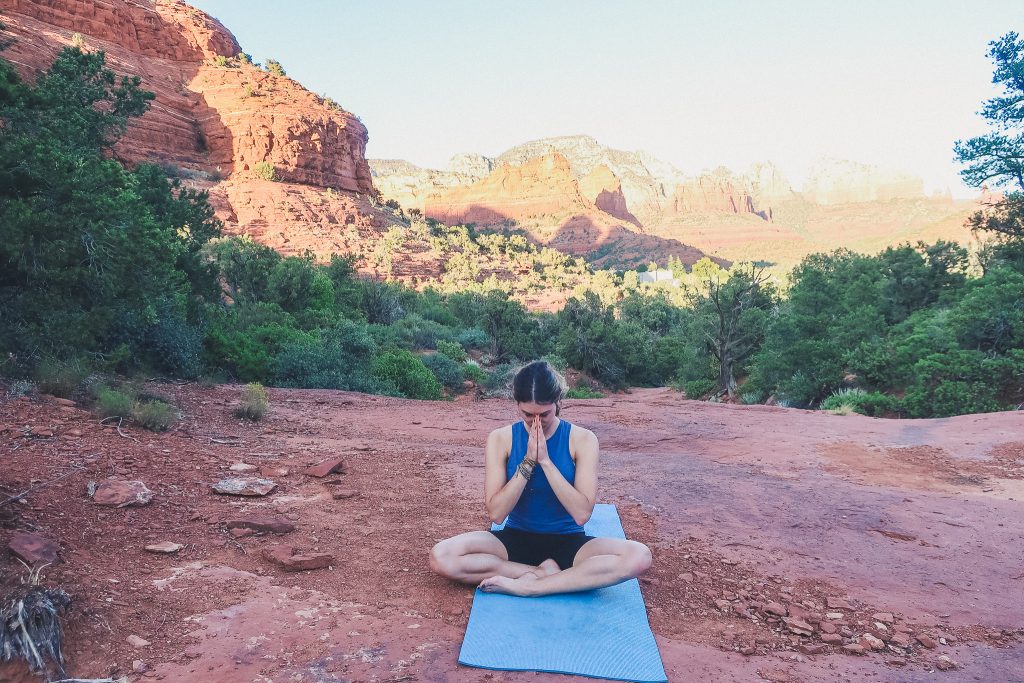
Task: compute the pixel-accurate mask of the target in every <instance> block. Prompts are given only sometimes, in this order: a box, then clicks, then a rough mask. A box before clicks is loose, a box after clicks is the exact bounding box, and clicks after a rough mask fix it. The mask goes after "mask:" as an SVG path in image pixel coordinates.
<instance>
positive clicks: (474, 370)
mask: <svg viewBox="0 0 1024 683" xmlns="http://www.w3.org/2000/svg"><path fill="white" fill-rule="evenodd" d="M462 373H463V374H464V375H465V377H466V379H468V380H471V381H473V382H476V383H477V384H482V383H483V382H484V381H486V380H487V373H486V372H484V370H483V368H481V367H480V366H479V365H477V364H476V363H474V362H472V361H468V362H466V363H463V364H462Z"/></svg>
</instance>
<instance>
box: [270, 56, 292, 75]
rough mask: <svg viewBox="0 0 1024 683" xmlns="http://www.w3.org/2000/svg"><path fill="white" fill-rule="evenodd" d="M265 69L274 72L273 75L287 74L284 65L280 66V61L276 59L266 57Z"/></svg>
mask: <svg viewBox="0 0 1024 683" xmlns="http://www.w3.org/2000/svg"><path fill="white" fill-rule="evenodd" d="M267 71H269V72H270V73H272V74H274V75H275V76H287V75H288V74H287V73H286V72H285V70H284V67H283V66H281V62H279V61H277V60H276V59H269V58H268V59H267Z"/></svg>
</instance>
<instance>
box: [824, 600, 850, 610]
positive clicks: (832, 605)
mask: <svg viewBox="0 0 1024 683" xmlns="http://www.w3.org/2000/svg"><path fill="white" fill-rule="evenodd" d="M825 604H827V605H828V608H829V609H852V608H851V607H850V603H848V602H847V601H846V600H845V599H843V598H836V597H827V598H825Z"/></svg>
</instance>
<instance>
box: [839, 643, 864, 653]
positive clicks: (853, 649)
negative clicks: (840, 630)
mask: <svg viewBox="0 0 1024 683" xmlns="http://www.w3.org/2000/svg"><path fill="white" fill-rule="evenodd" d="M843 652H845V653H846V654H848V655H862V654H864V647H863V646H862V645H857V644H853V645H843Z"/></svg>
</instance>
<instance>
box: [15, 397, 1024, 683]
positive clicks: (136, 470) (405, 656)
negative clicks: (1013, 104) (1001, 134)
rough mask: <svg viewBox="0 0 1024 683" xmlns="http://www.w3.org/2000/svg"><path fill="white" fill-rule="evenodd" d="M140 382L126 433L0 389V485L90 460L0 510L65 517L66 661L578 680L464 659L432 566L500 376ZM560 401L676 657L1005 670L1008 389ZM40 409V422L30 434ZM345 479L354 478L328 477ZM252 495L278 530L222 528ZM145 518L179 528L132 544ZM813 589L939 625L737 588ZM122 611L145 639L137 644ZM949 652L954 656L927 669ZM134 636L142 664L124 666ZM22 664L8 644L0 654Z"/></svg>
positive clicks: (741, 677) (759, 667)
mask: <svg viewBox="0 0 1024 683" xmlns="http://www.w3.org/2000/svg"><path fill="white" fill-rule="evenodd" d="M154 388H155V389H157V390H159V391H163V392H165V393H168V394H170V395H172V396H173V398H174V399H175V400H176V401H177V402H178V404H179V405H180V406H181V408H182V410H183V413H184V418H183V420H182V422H181V423H180V424H179V425H178V427H176V428H175V429H174V430H172V431H171V432H169V433H166V434H151V433H148V432H143V431H141V430H137V429H130V430H129V434H130V435H131V436H133V437H135V438H137V439H139V441H138V442H135V441H132V440H129V439H124V438H121V437H120V436H118V435H117V433H116V431H114V430H113V429H111V428H109V427H102V426H100V425H98V424H97V421H96V419H95V418H94V417H93V416H91V415H90V414H88V413H86V412H85V411H82V410H79V409H77V408H74V407H68V406H58V405H56V404H55V403H53V402H51V401H47V400H38V401H8V402H5V403H2V404H0V465H2V466H0V486H3V487H4V488H5V489H7V490H11V491H14V490H22V489H23V488H27V487H28V486H29V485H31V480H32V479H40V480H45V479H49V478H51V477H53V476H57V475H59V474H61V473H63V472H65V471H67V469H68V467H69V466H70V465H71V464H72V463H79V464H81V465H82V467H83V469H82V472H81V473H80V474H75V475H73V476H71V477H68V478H67V479H65V480H62V481H61V482H58V483H56V484H53V485H51V486H49V487H46V488H43V489H40V490H39V491H37V492H35V493H33V494H31V495H30V496H28V497H27V499H26V503H25V504H15V505H13V506H8V507H13V508H15V509H16V511H17V515H16V518H15V519H13V520H8V522H7V524H6V527H7V528H4V529H2V530H0V541H3V542H6V541H7V540H8V539H9V538H10V537H11V536H12V535H13V533H14V531H15V529H16V528H20V529H22V530H26V529H28V530H32V529H33V528H34V529H35V530H37V531H38V532H39V533H42V534H43V535H45V536H48V537H50V538H53V539H55V540H57V541H58V542H59V543H60V544H61V546H62V553H61V556H62V559H63V562H62V563H60V564H57V565H55V566H53V567H51V568H49V569H48V570H47V573H46V578H47V579H48V581H49V582H51V583H56V584H60V585H63V586H65V587H66V588H67V589H68V590H69V592H70V593H72V595H73V596H74V597H75V599H76V604H75V608H74V611H73V612H72V616H71V618H70V620H69V625H68V644H69V653H70V656H71V662H72V666H71V671H72V672H73V673H75V674H76V675H80V676H100V675H105V674H107V673H108V672H110V671H117V672H120V673H125V674H127V675H128V676H129V678H131V679H133V680H136V679H137V680H147V679H154V680H166V681H212V680H216V681H218V682H219V683H235V682H238V683H242V682H249V681H261V682H266V683H278V682H280V683H284V682H285V681H290V682H292V681H293V682H296V683H306V682H308V683H314V682H321V681H396V682H397V681H492V680H493V681H520V680H527V679H528V680H531V681H534V680H536V681H548V680H550V681H568V680H576V679H574V678H572V677H566V676H553V675H538V674H523V673H502V672H487V671H482V670H475V669H468V668H464V667H460V666H459V665H458V664H456V657H457V653H458V648H459V645H460V643H461V637H462V633H463V631H464V628H465V622H466V619H467V617H468V613H469V605H470V601H471V593H472V591H471V589H469V588H467V587H462V586H457V585H454V584H450V583H447V582H445V581H442V580H440V579H439V578H437V577H435V576H434V575H432V574H431V573H430V572H429V571H428V570H427V568H426V566H425V558H426V552H427V550H428V549H429V548H430V546H431V545H432V544H433V543H434V542H435V541H436V540H438V539H441V538H444V537H447V536H449V535H452V534H455V533H458V532H461V531H466V530H471V529H481V528H485V527H486V517H485V514H484V511H483V507H482V504H481V502H480V497H481V491H482V481H483V469H482V445H483V443H484V440H485V438H486V435H487V433H488V431H489V430H490V429H493V428H495V427H497V426H500V425H502V424H505V423H507V422H510V421H511V420H512V419H514V416H513V413H512V408H511V405H510V404H509V403H508V402H505V401H498V400H486V401H474V400H472V399H470V398H462V399H460V400H458V401H455V402H446V403H422V402H415V401H404V400H397V399H388V398H382V397H371V396H365V395H361V394H351V393H345V392H331V391H299V390H294V391H293V390H271V403H272V411H271V413H270V414H269V415H268V417H267V418H266V419H265V420H264V421H263V422H262V423H259V424H255V425H253V424H248V423H241V422H239V421H237V420H236V419H234V418H233V417H232V415H231V407H232V405H233V403H234V401H235V400H236V398H237V396H238V393H239V392H238V390H237V389H236V388H233V387H212V388H204V387H195V386H184V387H177V386H161V385H154ZM563 417H565V418H566V419H568V420H569V421H571V422H577V423H579V424H581V425H584V426H587V427H588V428H590V429H592V430H593V431H595V433H597V435H598V436H599V438H600V439H601V444H602V465H601V495H600V498H601V500H602V501H603V502H612V503H615V504H617V505H618V507H619V511H620V515H621V516H622V519H623V524H624V527H625V529H626V533H627V534H628V535H630V537H632V538H635V539H637V540H640V541H643V542H645V543H648V544H649V545H650V546H651V547H652V549H653V550H654V554H655V564H654V566H653V568H652V570H651V572H650V573H649V574H648V575H647V576H645V577H644V580H643V581H642V587H643V591H644V595H645V598H646V602H647V605H648V610H649V615H650V618H651V623H652V627H653V629H654V632H655V635H656V637H657V638H658V642H659V646H660V647H661V649H662V654H663V657H664V660H665V665H666V669H667V671H668V672H669V677H670V679H671V680H673V681H688V680H714V681H757V680H771V681H779V682H781V681H862V680H864V681H866V680H871V681H880V680H881V681H925V680H928V681H932V680H936V677H941V678H940V679H941V680H949V681H976V680H980V681H1014V680H1021V681H1024V645H1022V644H1021V634H1022V629H1024V614H1022V611H1021V610H1020V605H1021V604H1024V544H1022V543H1021V541H1020V539H1021V538H1024V503H1022V502H1021V501H1022V498H1024V489H1022V486H1021V484H1022V481H1024V479H1022V477H1024V413H1002V414H993V415H980V416H965V417H960V418H952V419H947V420H928V421H886V420H876V419H870V418H863V417H859V416H848V417H838V416H832V415H826V414H818V413H814V412H808V411H801V410H792V409H782V408H775V407H763V406H750V407H747V406H744V407H740V406H727V405H714V404H705V403H696V402H689V401H682V400H680V399H678V396H677V395H676V394H674V393H673V392H671V391H668V390H663V389H649V390H638V391H634V392H633V393H632V394H629V395H616V396H613V397H610V398H606V399H600V400H596V401H569V402H567V403H566V405H565V409H564V412H563ZM5 427H6V428H7V429H6V431H4V428H5ZM31 427H34V428H35V430H36V431H37V432H38V431H39V429H51V430H52V431H53V434H54V435H53V436H52V437H42V438H40V437H38V436H33V435H32V433H31V430H30V429H26V428H31ZM76 432H77V433H76ZM224 441H226V442H228V443H219V442H224ZM335 455H342V456H344V457H345V459H346V461H347V468H346V472H345V474H342V475H338V476H337V477H332V478H329V480H332V479H334V480H337V481H338V484H336V485H328V484H325V483H324V482H323V481H322V480H318V479H314V478H311V477H308V476H305V475H303V474H302V470H303V469H304V468H306V467H308V466H310V465H312V464H315V463H317V462H319V461H321V460H323V459H324V458H327V457H329V456H335ZM236 462H247V463H251V464H255V465H258V466H261V467H262V468H264V470H263V472H264V474H265V475H266V476H270V477H271V478H272V479H274V480H275V482H277V484H278V489H277V490H276V491H275V492H274V493H272V494H271V495H269V496H267V497H265V498H251V499H242V498H235V497H229V496H218V495H215V494H213V493H211V492H210V488H209V486H210V484H211V483H213V482H214V481H216V480H218V479H219V478H221V477H223V476H225V475H226V474H227V470H226V468H227V467H228V466H229V465H230V464H232V463H236ZM282 468H283V469H287V470H288V473H287V474H283V473H282V472H281V471H280V470H282ZM110 476H114V477H117V478H123V479H134V478H138V479H142V480H143V481H145V482H146V484H147V485H148V486H149V487H150V488H151V489H153V490H154V491H155V492H156V497H155V499H154V502H153V503H152V504H151V505H149V506H147V507H144V508H124V509H110V508H103V507H100V506H97V505H95V504H94V503H92V502H91V501H89V500H88V498H87V497H86V495H85V488H86V484H87V483H88V481H90V480H92V481H102V480H103V479H104V478H107V477H110ZM338 487H344V488H349V489H353V490H355V491H357V492H358V493H357V495H356V496H354V497H351V498H345V499H339V500H336V499H334V498H333V497H332V495H331V492H332V491H334V490H337V488H338ZM250 512H262V513H274V514H282V515H286V516H287V517H289V518H290V519H292V520H293V521H294V523H295V525H296V526H297V529H296V530H295V531H294V532H292V533H291V534H288V535H286V536H282V537H274V536H262V535H257V536H250V537H243V538H234V537H232V536H230V535H228V533H227V531H226V529H225V528H224V526H223V524H222V522H223V521H224V520H225V519H227V518H229V517H231V516H237V515H238V514H239V513H250ZM0 519H3V518H2V517H0ZM163 540H171V541H175V542H178V543H182V544H185V548H184V549H182V550H181V551H179V552H178V553H176V554H175V555H169V556H163V555H154V554H152V553H147V552H145V551H143V549H142V548H143V546H144V545H146V544H147V543H151V542H155V541H163ZM275 543H288V544H292V545H295V546H298V547H300V548H303V549H311V550H319V551H323V552H330V553H332V554H334V555H335V557H336V560H335V563H334V565H333V566H332V567H331V568H325V569H320V570H315V571H309V572H300V573H286V572H283V571H282V570H281V569H280V568H278V567H276V566H275V565H272V564H270V563H269V562H267V561H266V560H265V559H263V557H262V550H263V549H264V548H266V547H267V546H269V545H272V544H275ZM0 562H2V564H0V567H2V569H3V571H4V579H5V582H6V583H7V584H8V585H11V584H13V583H14V582H16V576H17V566H18V565H17V564H16V563H15V562H14V561H13V559H11V558H10V557H9V556H5V557H4V558H3V559H2V560H0ZM828 597H840V598H844V599H845V600H847V601H848V603H849V605H850V608H849V609H847V610H845V617H846V621H847V622H848V625H849V627H850V629H851V630H852V631H859V630H863V628H864V627H865V624H870V621H871V619H870V616H871V615H872V614H874V613H877V612H891V613H892V614H893V615H894V617H895V619H896V622H897V624H899V625H903V626H905V627H906V628H907V629H908V630H911V631H912V632H913V633H915V634H917V633H924V634H929V635H931V636H933V637H934V638H936V639H938V638H939V637H947V643H948V644H947V645H940V646H939V647H938V648H937V649H935V650H928V649H925V648H922V647H921V646H920V645H915V647H914V649H913V654H912V655H911V656H909V657H908V656H903V657H898V656H896V655H895V654H893V653H891V652H886V653H873V654H868V655H861V656H851V655H848V654H844V653H842V652H841V650H840V649H839V648H833V647H828V648H825V650H824V651H823V652H821V653H817V654H806V653H802V652H801V651H800V650H799V649H797V645H798V644H801V642H805V644H808V643H809V644H814V643H818V642H820V641H818V640H817V637H815V638H814V639H812V640H811V641H808V639H804V641H801V640H800V639H798V638H796V636H793V635H792V634H790V633H788V632H787V631H786V630H785V629H784V628H783V625H782V624H776V623H773V624H766V623H765V622H764V621H763V620H758V621H755V620H753V619H752V618H751V616H750V615H751V614H755V615H756V612H755V611H753V609H751V610H750V611H747V612H744V611H743V610H742V608H745V607H748V605H749V604H759V603H760V602H761V600H760V598H764V599H765V600H780V601H784V602H787V603H791V604H792V605H794V606H795V607H796V608H797V609H801V608H803V607H806V606H807V605H813V606H814V607H813V608H810V607H808V608H807V610H809V611H811V612H815V611H817V612H822V611H826V608H825V602H826V599H827V598H828ZM716 601H717V604H716ZM858 621H861V622H864V623H862V624H860V625H858V624H857V622H858ZM130 634H136V635H139V636H141V637H143V638H145V639H146V640H149V641H151V643H152V644H151V645H149V646H145V647H143V648H141V649H135V648H133V647H132V646H131V645H129V644H128V643H127V642H126V640H125V639H126V638H127V636H128V635H130ZM794 641H796V642H794ZM837 650H838V651H837ZM741 651H745V652H747V653H748V654H747V655H744V654H741ZM940 655H945V656H948V657H950V658H951V659H953V660H955V661H956V662H958V663H959V666H958V667H957V668H956V669H953V670H950V671H944V672H935V671H934V668H935V665H936V664H937V663H938V657H939V656H940ZM135 660H140V661H141V662H144V663H145V666H146V668H148V671H146V672H145V673H141V674H140V673H133V671H132V667H133V661H135ZM19 678H20V676H19V674H17V672H15V671H14V670H13V669H11V668H10V667H8V668H7V669H2V668H0V681H5V680H19ZM26 680H27V679H26ZM580 680H583V679H580Z"/></svg>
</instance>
